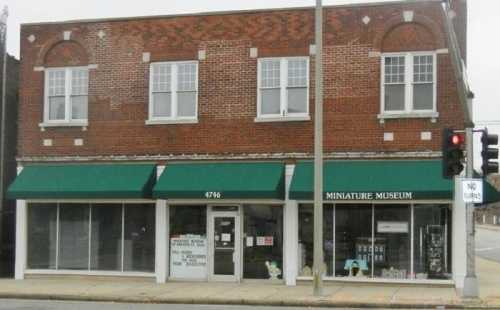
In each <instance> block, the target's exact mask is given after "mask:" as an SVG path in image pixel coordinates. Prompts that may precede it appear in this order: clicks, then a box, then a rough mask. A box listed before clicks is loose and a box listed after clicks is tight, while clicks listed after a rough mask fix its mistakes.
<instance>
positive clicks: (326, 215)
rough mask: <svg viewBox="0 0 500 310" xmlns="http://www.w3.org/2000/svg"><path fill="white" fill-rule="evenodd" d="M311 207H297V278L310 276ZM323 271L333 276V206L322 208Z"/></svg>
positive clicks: (312, 248) (311, 262)
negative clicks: (298, 267) (298, 268)
mask: <svg viewBox="0 0 500 310" xmlns="http://www.w3.org/2000/svg"><path fill="white" fill-rule="evenodd" d="M313 211H314V210H313V207H312V205H310V204H308V205H300V206H299V257H298V259H299V266H300V270H299V276H312V268H313V250H314V244H313V239H314V212H313ZM323 251H324V252H323V253H324V257H323V258H324V266H323V270H324V271H325V274H326V275H327V276H332V275H333V206H332V205H324V206H323Z"/></svg>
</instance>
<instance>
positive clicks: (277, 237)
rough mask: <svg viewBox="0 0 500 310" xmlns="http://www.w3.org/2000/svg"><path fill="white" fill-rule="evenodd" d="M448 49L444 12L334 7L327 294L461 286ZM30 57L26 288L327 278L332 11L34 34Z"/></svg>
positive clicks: (210, 16) (56, 28) (435, 7)
mask: <svg viewBox="0 0 500 310" xmlns="http://www.w3.org/2000/svg"><path fill="white" fill-rule="evenodd" d="M452 5H453V6H454V8H455V12H456V20H455V21H456V24H457V31H458V37H459V38H460V40H461V45H462V47H463V50H464V51H465V45H466V41H465V38H466V35H465V29H466V27H465V24H464V23H460V22H459V21H465V20H466V19H465V15H464V14H466V3H465V1H453V3H452ZM446 38H447V36H446V32H445V28H444V18H443V13H442V8H441V4H440V1H434V0H429V1H404V2H395V3H383V4H380V3H379V4H363V5H346V6H329V7H326V8H325V9H324V50H323V52H324V54H323V55H324V56H323V57H324V59H323V60H324V130H325V134H324V135H325V138H324V151H325V158H326V163H325V195H324V197H325V206H324V214H325V223H324V229H325V230H324V249H325V276H326V278H327V279H328V280H332V281H335V280H339V278H342V279H349V278H350V277H353V276H355V277H357V278H358V279H360V278H366V279H370V278H376V279H377V280H379V281H382V282H383V281H387V280H389V281H401V282H422V283H428V282H433V283H448V284H452V283H455V284H456V285H457V286H461V285H462V281H463V276H464V274H465V269H464V268H465V264H464V256H465V255H463V254H464V253H462V252H461V251H464V249H465V247H464V246H463V240H465V239H464V238H462V237H463V236H462V235H460V234H458V233H455V230H456V229H454V228H453V227H456V226H458V227H462V226H463V225H465V222H464V220H463V217H462V215H463V214H464V211H463V210H458V211H457V210H454V208H453V206H452V204H453V201H452V199H453V185H452V181H450V180H445V179H443V178H442V176H441V163H440V156H441V152H440V144H441V137H440V135H441V131H442V129H443V128H445V127H452V128H457V129H460V128H463V127H464V117H463V114H462V112H461V111H462V110H461V106H460V104H459V100H458V93H457V86H456V83H455V77H454V72H453V68H452V65H451V57H450V53H449V50H448V45H447V39H446ZM21 56H22V57H21V58H22V62H21V92H20V94H21V101H20V106H19V109H20V113H19V142H18V167H19V171H20V174H19V176H18V178H17V180H16V181H15V183H14V184H13V185H12V186H11V188H10V190H9V194H10V197H11V198H14V199H17V205H18V207H17V210H18V220H17V241H18V243H17V247H16V251H17V252H16V253H17V259H16V278H18V279H22V278H24V277H25V276H29V275H33V274H44V275H50V274H80V275H82V274H83V275H109V276H142V277H155V278H156V280H157V281H158V282H160V283H162V282H165V281H167V280H170V279H184V280H185V279H196V280H200V279H202V280H203V279H204V280H209V281H212V280H231V281H241V280H245V279H265V281H269V280H271V281H283V282H284V283H286V284H287V285H294V284H295V283H296V281H299V280H300V281H302V280H304V281H308V280H310V279H311V268H312V238H313V236H312V226H313V225H312V224H313V223H312V219H313V218H312V207H311V203H312V188H313V186H312V165H311V158H312V153H313V127H314V126H313V121H314V119H313V118H314V117H313V115H314V84H315V83H314V78H313V77H314V60H315V46H314V9H313V8H293V9H274V10H271V9H270V10H259V11H239V12H224V13H207V14H193V15H175V16H153V17H137V18H117V19H104V20H88V21H68V22H56V23H41V24H24V25H22V28H21Z"/></svg>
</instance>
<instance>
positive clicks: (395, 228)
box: [373, 205, 411, 279]
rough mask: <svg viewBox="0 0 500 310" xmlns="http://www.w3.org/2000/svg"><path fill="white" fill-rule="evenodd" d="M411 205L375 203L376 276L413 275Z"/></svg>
mask: <svg viewBox="0 0 500 310" xmlns="http://www.w3.org/2000/svg"><path fill="white" fill-rule="evenodd" d="M410 224H411V223H410V206H409V205H386V206H382V205H377V206H375V240H374V243H375V246H374V254H373V255H374V257H375V265H374V276H375V277H381V278H389V279H407V278H408V277H409V276H410V247H411V245H410V242H411V241H410V229H411V225H410Z"/></svg>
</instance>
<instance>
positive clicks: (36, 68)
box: [33, 66, 45, 72]
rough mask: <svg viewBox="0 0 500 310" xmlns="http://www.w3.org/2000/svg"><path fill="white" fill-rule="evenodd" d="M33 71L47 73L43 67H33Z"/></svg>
mask: <svg viewBox="0 0 500 310" xmlns="http://www.w3.org/2000/svg"><path fill="white" fill-rule="evenodd" d="M33 71H35V72H43V71H45V67H42V66H37V67H33Z"/></svg>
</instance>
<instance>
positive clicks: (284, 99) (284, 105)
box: [255, 56, 311, 122]
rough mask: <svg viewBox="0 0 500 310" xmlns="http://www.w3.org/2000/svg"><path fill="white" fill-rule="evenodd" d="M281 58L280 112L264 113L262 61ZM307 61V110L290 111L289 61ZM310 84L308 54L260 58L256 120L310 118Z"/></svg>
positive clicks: (297, 119) (298, 119)
mask: <svg viewBox="0 0 500 310" xmlns="http://www.w3.org/2000/svg"><path fill="white" fill-rule="evenodd" d="M278 59H279V60H280V111H281V113H280V114H262V113H261V110H262V98H261V95H262V93H261V85H262V62H264V61H266V60H278ZM300 59H303V60H305V61H306V86H305V87H306V98H307V102H306V112H305V113H288V112H287V110H288V96H287V89H288V61H289V60H300ZM309 85H310V72H309V57H307V56H294V57H265V58H259V59H258V62H257V117H256V118H255V122H268V121H303V120H310V119H311V118H310V116H309Z"/></svg>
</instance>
